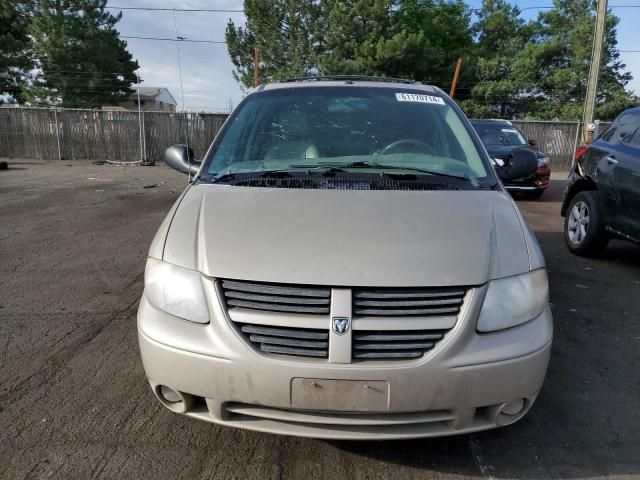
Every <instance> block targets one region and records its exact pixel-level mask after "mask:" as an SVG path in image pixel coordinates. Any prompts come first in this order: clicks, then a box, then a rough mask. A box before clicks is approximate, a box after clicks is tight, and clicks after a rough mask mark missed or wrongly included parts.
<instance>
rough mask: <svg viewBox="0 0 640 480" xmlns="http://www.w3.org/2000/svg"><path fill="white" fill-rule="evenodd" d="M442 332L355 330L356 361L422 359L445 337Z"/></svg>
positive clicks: (354, 353) (353, 353) (354, 355)
mask: <svg viewBox="0 0 640 480" xmlns="http://www.w3.org/2000/svg"><path fill="white" fill-rule="evenodd" d="M444 334H445V332H444V331H442V330H402V331H391V330H354V332H353V349H352V356H353V358H354V359H360V360H372V359H399V358H420V357H421V356H422V355H424V354H425V352H428V351H429V350H431V349H432V348H433V347H434V346H435V344H436V343H437V342H438V341H439V340H441V339H442V337H444Z"/></svg>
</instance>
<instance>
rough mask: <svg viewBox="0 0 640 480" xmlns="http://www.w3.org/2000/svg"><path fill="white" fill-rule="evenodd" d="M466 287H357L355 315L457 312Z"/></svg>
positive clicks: (423, 314) (415, 314)
mask: <svg viewBox="0 0 640 480" xmlns="http://www.w3.org/2000/svg"><path fill="white" fill-rule="evenodd" d="M465 293H466V289H464V288H461V287H424V288H379V287H378V288H375V287H374V288H364V287H362V288H355V289H353V314H354V315H355V316H358V315H360V316H365V315H366V316H384V317H401V316H402V317H404V316H421V317H429V316H435V315H451V314H454V315H457V314H458V313H459V311H460V307H461V306H462V303H463V302H464V296H465Z"/></svg>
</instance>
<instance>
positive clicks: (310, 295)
mask: <svg viewBox="0 0 640 480" xmlns="http://www.w3.org/2000/svg"><path fill="white" fill-rule="evenodd" d="M221 286H222V291H223V293H224V298H225V300H226V302H227V307H228V308H229V309H232V308H235V307H240V308H249V309H253V310H262V311H270V312H289V313H308V314H317V315H320V314H327V313H329V308H330V302H331V289H329V288H327V287H315V286H299V285H287V284H277V283H259V282H245V281H240V280H222V282H221Z"/></svg>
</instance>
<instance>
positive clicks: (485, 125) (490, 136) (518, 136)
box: [471, 120, 551, 198]
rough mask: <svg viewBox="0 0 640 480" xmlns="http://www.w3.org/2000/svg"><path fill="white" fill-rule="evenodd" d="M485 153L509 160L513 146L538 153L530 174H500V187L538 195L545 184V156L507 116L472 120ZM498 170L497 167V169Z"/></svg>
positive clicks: (547, 180)
mask: <svg viewBox="0 0 640 480" xmlns="http://www.w3.org/2000/svg"><path fill="white" fill-rule="evenodd" d="M471 124H472V125H473V128H474V129H475V130H476V132H477V133H478V136H479V137H480V140H482V143H483V144H484V146H485V148H486V149H487V152H488V153H489V155H490V156H491V157H492V158H494V159H498V161H504V162H509V161H510V156H511V154H512V152H513V151H514V150H519V149H522V148H526V149H529V150H532V151H533V152H534V153H535V154H536V156H537V157H538V168H537V170H536V171H535V172H533V173H531V174H530V175H526V176H524V177H521V178H516V179H507V178H503V176H502V175H501V179H502V182H503V183H504V187H505V188H506V189H507V190H508V191H509V192H512V193H514V192H516V193H520V194H524V195H526V196H527V197H529V198H539V197H540V196H542V194H543V193H544V191H545V190H546V189H547V187H548V186H549V178H550V177H551V168H550V167H549V158H548V157H547V156H546V155H545V154H544V153H543V152H541V151H540V150H538V148H537V143H536V141H535V140H525V138H524V136H523V135H522V133H521V132H520V131H519V130H518V129H517V128H515V127H514V126H513V124H512V123H511V122H510V121H509V120H472V121H471ZM497 170H498V174H500V170H501V169H500V168H498V169H497Z"/></svg>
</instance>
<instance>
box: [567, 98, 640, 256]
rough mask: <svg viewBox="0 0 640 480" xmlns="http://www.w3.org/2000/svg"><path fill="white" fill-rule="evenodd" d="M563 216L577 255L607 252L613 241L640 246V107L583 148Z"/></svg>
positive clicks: (570, 177)
mask: <svg viewBox="0 0 640 480" xmlns="http://www.w3.org/2000/svg"><path fill="white" fill-rule="evenodd" d="M561 213H562V216H563V217H565V222H564V237H565V240H566V242H567V245H568V246H569V249H570V250H571V251H572V252H574V253H576V254H578V255H585V256H592V255H596V254H598V253H600V252H602V250H604V248H605V247H606V246H607V243H608V242H609V239H610V238H611V237H619V238H623V239H627V240H632V241H634V242H636V243H639V242H640V108H632V109H629V110H625V111H624V112H622V113H621V114H620V115H618V117H617V118H616V119H615V120H614V121H613V123H612V124H611V126H610V127H609V129H608V130H607V131H606V132H604V133H603V134H602V135H600V136H599V137H598V138H597V139H596V140H595V141H594V142H593V143H592V144H591V145H589V146H586V147H581V148H580V149H579V150H578V152H577V155H576V161H575V165H574V167H573V168H572V170H571V173H570V174H569V178H568V180H567V184H566V186H565V194H564V202H563V204H562V211H561Z"/></svg>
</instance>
